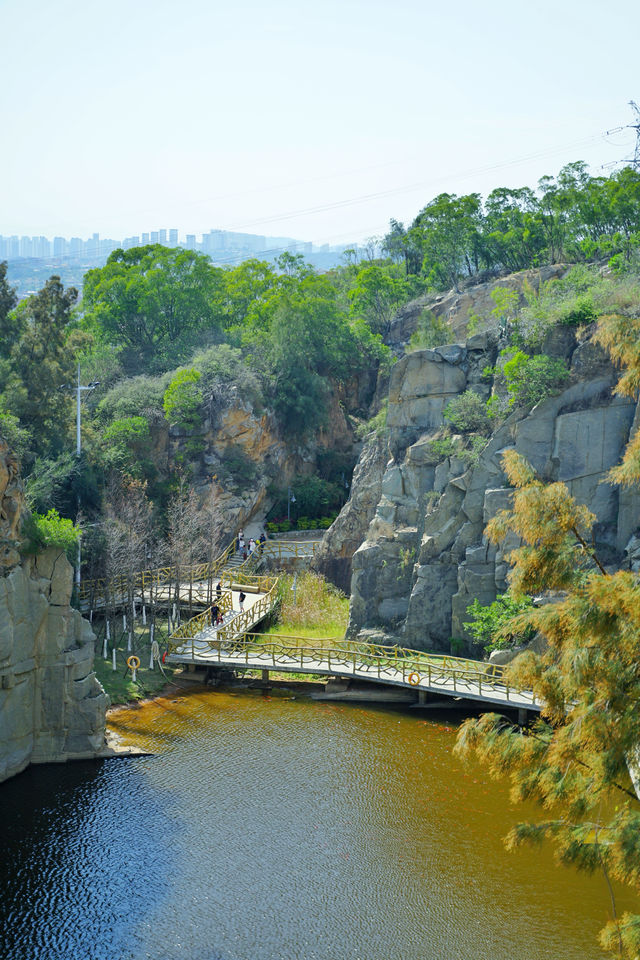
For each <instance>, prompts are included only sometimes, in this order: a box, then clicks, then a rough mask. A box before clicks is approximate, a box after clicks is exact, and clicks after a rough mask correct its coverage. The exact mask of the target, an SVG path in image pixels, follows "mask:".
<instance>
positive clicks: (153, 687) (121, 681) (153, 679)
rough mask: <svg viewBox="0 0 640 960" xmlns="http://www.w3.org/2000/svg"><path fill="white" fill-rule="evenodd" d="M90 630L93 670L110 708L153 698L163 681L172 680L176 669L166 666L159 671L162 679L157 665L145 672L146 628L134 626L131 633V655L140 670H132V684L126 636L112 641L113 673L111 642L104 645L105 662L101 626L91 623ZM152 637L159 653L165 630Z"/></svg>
mask: <svg viewBox="0 0 640 960" xmlns="http://www.w3.org/2000/svg"><path fill="white" fill-rule="evenodd" d="M93 629H94V632H95V633H96V635H97V636H98V640H97V642H96V653H95V657H94V663H93V668H94V670H95V672H96V676H97V678H98V680H99V681H100V683H101V684H102V686H103V687H104V689H105V692H106V693H108V695H109V697H110V698H111V703H112V705H114V706H115V704H119V703H131V702H132V701H135V700H146V699H147V698H148V697H153V696H155V695H156V694H158V693H160V691H161V690H162V689H163V688H164V687H165V686H166V685H167V682H168V681H171V680H172V679H173V677H174V674H175V673H176V670H175V669H174V668H172V667H170V666H169V665H168V664H167V665H165V666H163V668H162V669H163V670H164V673H165V675H166V676H163V674H162V672H161V670H160V668H159V667H158V666H157V665H156V668H155V670H150V669H149V655H150V643H149V628H148V627H143V626H142V625H141V624H136V628H135V631H134V639H133V647H134V651H133V652H135V654H136V656H138V657H140V667H139V669H138V670H137V671H136V682H135V683H133V681H132V679H131V677H132V674H131V670H129V668H128V667H127V657H129V656H131V654H130V653H129V651H128V650H127V637H126V635H125V634H123V635H122V636H120V637H118V638H117V640H116V666H117V669H116V670H114V669H113V665H112V660H111V657H112V648H113V645H112V642H111V641H109V643H108V653H109V659H108V660H104V659H103V658H102V642H103V637H104V623H103V622H102V621H96V620H94V623H93ZM156 637H157V640H158V642H159V644H160V649H161V650H162V642H163V640H164V639H165V637H166V631H161V630H158V631H157V633H156Z"/></svg>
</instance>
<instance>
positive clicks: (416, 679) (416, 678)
mask: <svg viewBox="0 0 640 960" xmlns="http://www.w3.org/2000/svg"><path fill="white" fill-rule="evenodd" d="M409 683H410V684H411V686H412V687H415V686H416V685H417V684H418V683H420V674H419V673H410V674H409Z"/></svg>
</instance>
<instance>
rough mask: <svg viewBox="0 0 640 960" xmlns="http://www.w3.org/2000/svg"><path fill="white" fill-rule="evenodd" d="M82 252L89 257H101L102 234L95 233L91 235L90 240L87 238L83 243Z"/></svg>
mask: <svg viewBox="0 0 640 960" xmlns="http://www.w3.org/2000/svg"><path fill="white" fill-rule="evenodd" d="M82 247H83V249H82V252H83V253H84V254H85V255H86V256H87V257H99V256H100V234H99V233H94V234H92V236H91V239H90V240H86V241H85V242H84V244H83V245H82Z"/></svg>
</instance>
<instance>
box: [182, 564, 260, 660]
mask: <svg viewBox="0 0 640 960" xmlns="http://www.w3.org/2000/svg"><path fill="white" fill-rule="evenodd" d="M247 579H252V580H254V581H258V580H259V581H264V582H265V584H266V586H267V590H266V592H264V593H262V591H261V590H258V589H254V590H253V591H252V592H255V593H261V596H260V597H259V598H258V599H257V600H256V601H255V602H254V603H252V604H251V606H250V607H247V609H246V610H244V611H242V612H241V613H238V614H236V616H235V617H234V618H233V619H232V620H229V621H228V622H227V623H226V624H225V623H223V624H220V626H218V627H217V629H216V634H215V638H213V639H212V640H211V641H209V640H208V639H207V638H204V639H203V640H202V641H201V639H200V638H199V637H198V634H200V633H202V632H203V631H204V629H205V628H206V627H210V626H213V622H212V617H211V608H209V610H205V612H204V613H201V614H198V615H197V616H195V617H191V619H190V620H187V622H186V623H184V624H182V626H180V627H179V628H178V629H177V630H176V631H174V633H172V634H171V636H170V637H169V639H168V641H167V644H168V650H169V653H175V652H176V651H177V650H178V649H179V648H181V647H184V646H185V643H184V641H185V640H187V641H188V640H191V641H192V643H191V654H192V656H193V657H194V658H195V644H194V642H193V641H194V640H196V638H197V639H198V642H199V644H200V643H201V642H204V643H205V644H206V643H208V642H211V643H213V644H215V645H217V646H218V647H220V644H222V643H228V642H230V641H234V642H235V641H236V640H238V641H239V640H241V639H242V637H243V636H250V634H248V633H247V632H246V631H247V630H248V629H249V628H250V627H253V626H255V624H256V623H259V622H260V620H263V619H264V618H265V617H266V616H267V614H268V613H270V612H271V610H272V609H273V607H274V606H275V602H276V588H277V586H278V578H277V577H252V578H247ZM230 580H232V581H233V582H234V585H235V583H236V582H235V577H232V578H230ZM242 586H243V587H244V588H245V589H247V590H249V589H250V586H254V587H255V584H251V585H249V584H242ZM223 597H227V598H228V603H226V605H225V606H224V607H223V606H222V604H220V603H219V602H218V606H219V607H220V608H221V609H222V610H223V612H226V611H228V610H230V609H232V594H231V587H229V592H226V593H223Z"/></svg>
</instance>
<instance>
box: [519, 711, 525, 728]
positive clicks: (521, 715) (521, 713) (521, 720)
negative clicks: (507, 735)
mask: <svg viewBox="0 0 640 960" xmlns="http://www.w3.org/2000/svg"><path fill="white" fill-rule="evenodd" d="M526 723H527V711H526V710H522V709H520V710H518V726H520V727H524V726H526Z"/></svg>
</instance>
